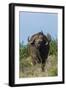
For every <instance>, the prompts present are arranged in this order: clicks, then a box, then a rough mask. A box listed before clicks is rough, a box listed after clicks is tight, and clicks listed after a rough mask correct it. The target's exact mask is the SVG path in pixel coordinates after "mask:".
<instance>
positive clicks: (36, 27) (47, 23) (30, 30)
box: [19, 12, 58, 44]
mask: <svg viewBox="0 0 66 90" xmlns="http://www.w3.org/2000/svg"><path fill="white" fill-rule="evenodd" d="M41 30H42V31H43V33H44V34H47V33H49V34H50V35H51V36H52V37H53V38H54V39H56V38H57V31H58V14H57V13H40V12H39V13H37V12H20V13H19V42H20V43H22V41H24V44H27V38H28V36H30V37H31V35H33V34H35V33H37V32H40V31H41Z"/></svg>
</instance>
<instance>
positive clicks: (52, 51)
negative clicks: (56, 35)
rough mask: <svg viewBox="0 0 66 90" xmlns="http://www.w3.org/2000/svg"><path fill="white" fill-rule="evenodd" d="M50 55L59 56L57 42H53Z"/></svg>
mask: <svg viewBox="0 0 66 90" xmlns="http://www.w3.org/2000/svg"><path fill="white" fill-rule="evenodd" d="M49 55H57V41H56V40H51V42H50V50H49Z"/></svg>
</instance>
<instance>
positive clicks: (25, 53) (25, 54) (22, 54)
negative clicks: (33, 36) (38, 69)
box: [19, 45, 28, 60]
mask: <svg viewBox="0 0 66 90" xmlns="http://www.w3.org/2000/svg"><path fill="white" fill-rule="evenodd" d="M19 55H20V60H21V59H22V58H27V57H28V48H27V45H24V46H21V47H20V49H19Z"/></svg>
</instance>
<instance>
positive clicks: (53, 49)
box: [19, 39, 58, 78]
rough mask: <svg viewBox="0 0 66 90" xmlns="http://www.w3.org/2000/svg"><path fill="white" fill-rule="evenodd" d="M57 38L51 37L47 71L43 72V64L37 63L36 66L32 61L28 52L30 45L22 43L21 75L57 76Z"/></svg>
mask: <svg viewBox="0 0 66 90" xmlns="http://www.w3.org/2000/svg"><path fill="white" fill-rule="evenodd" d="M57 52H58V48H57V40H55V39H51V42H50V50H49V55H48V59H47V62H46V66H45V71H44V72H42V70H41V64H36V65H35V66H34V65H33V63H32V60H31V57H30V56H29V53H28V46H27V45H24V44H23V43H22V44H20V48H19V56H20V57H19V58H20V59H19V60H20V61H19V64H20V65H19V70H20V72H19V77H20V78H22V77H47V76H57V74H58V71H57V70H58V67H57V64H58V63H57V61H58V59H57V55H58V54H57Z"/></svg>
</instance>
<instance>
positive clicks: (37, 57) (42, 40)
mask: <svg viewBox="0 0 66 90" xmlns="http://www.w3.org/2000/svg"><path fill="white" fill-rule="evenodd" d="M49 42H50V40H49V39H48V37H47V36H46V35H44V34H43V32H38V33H36V34H34V35H32V37H31V38H30V39H29V38H28V51H29V54H30V56H31V57H32V62H33V64H36V63H41V68H42V71H44V67H45V63H46V59H47V57H48V53H49Z"/></svg>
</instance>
